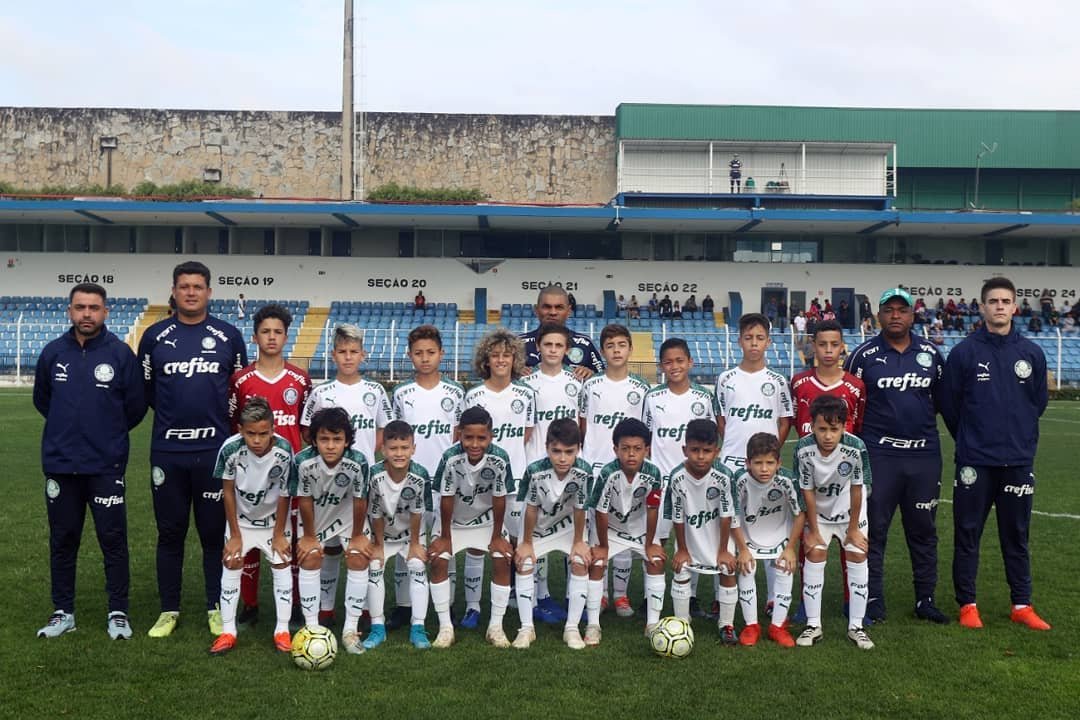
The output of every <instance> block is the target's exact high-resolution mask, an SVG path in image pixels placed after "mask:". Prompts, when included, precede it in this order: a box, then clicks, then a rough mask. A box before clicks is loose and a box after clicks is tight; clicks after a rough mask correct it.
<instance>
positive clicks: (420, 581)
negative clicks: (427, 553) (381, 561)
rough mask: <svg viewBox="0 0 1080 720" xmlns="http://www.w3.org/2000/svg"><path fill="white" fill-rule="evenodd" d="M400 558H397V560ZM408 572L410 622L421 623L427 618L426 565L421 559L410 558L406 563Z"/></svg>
mask: <svg viewBox="0 0 1080 720" xmlns="http://www.w3.org/2000/svg"><path fill="white" fill-rule="evenodd" d="M400 561H401V558H400V557H399V558H398V562H400ZM405 567H406V569H407V570H408V573H409V600H410V601H411V603H410V604H411V606H412V624H413V625H423V624H424V620H426V619H427V608H428V579H427V566H425V565H424V561H423V560H418V559H417V558H412V559H411V560H409V562H408V563H407V564H406V566H405Z"/></svg>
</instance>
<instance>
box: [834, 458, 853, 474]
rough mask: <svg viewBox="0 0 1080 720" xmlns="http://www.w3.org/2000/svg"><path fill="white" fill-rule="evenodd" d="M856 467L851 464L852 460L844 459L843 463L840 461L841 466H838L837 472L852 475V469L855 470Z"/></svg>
mask: <svg viewBox="0 0 1080 720" xmlns="http://www.w3.org/2000/svg"><path fill="white" fill-rule="evenodd" d="M854 469H855V466H854V465H852V464H851V463H850V462H848V461H847V460H844V461H843V462H842V463H840V465H839V466H838V467H837V468H836V472H837V474H838V475H840V477H847V476H848V475H850V474H851V471H852V470H854Z"/></svg>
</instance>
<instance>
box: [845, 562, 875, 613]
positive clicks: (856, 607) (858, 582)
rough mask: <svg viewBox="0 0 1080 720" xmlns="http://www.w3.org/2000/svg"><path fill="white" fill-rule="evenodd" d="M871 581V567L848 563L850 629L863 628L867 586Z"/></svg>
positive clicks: (863, 563)
mask: <svg viewBox="0 0 1080 720" xmlns="http://www.w3.org/2000/svg"><path fill="white" fill-rule="evenodd" d="M869 579H870V566H869V565H868V564H867V562H866V561H865V560H863V561H862V562H852V561H851V560H848V561H847V582H848V629H849V630H850V629H851V628H857V627H862V624H863V616H864V615H866V584H867V582H868V581H869Z"/></svg>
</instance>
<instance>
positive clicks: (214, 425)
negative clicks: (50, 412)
mask: <svg viewBox="0 0 1080 720" xmlns="http://www.w3.org/2000/svg"><path fill="white" fill-rule="evenodd" d="M210 294H211V289H210V270H209V268H207V267H206V266H205V265H203V264H202V263H200V262H185V263H181V264H180V265H177V266H176V268H174V269H173V287H172V296H173V298H174V299H175V300H176V315H174V316H173V317H170V318H166V319H165V320H162V321H160V322H157V323H155V324H153V325H151V326H150V327H148V328H147V329H146V332H144V333H143V336H142V340H141V341H140V342H139V358H140V360H141V362H142V366H143V376H144V380H145V387H146V399H147V402H149V403H150V406H151V407H152V408H154V431H153V435H152V436H151V440H150V464H151V466H152V467H151V470H150V480H151V486H152V489H153V499H154V518H155V519H156V520H157V528H158V543H157V579H158V593H159V594H160V596H161V615H160V616H159V617H158V620H157V622H156V623H155V624H154V626H153V627H152V628H150V632H149V634H150V636H151V637H167V636H168V635H170V634H172V631H173V629H174V628H175V627H176V623H177V620H178V618H179V614H180V588H181V579H182V577H183V569H184V541H185V539H186V537H187V531H188V523H189V520H188V517H189V514H192V513H193V514H194V516H195V529H196V530H197V531H198V533H199V541H200V542H201V544H202V564H203V575H204V579H205V582H206V607H207V610H208V613H207V614H208V620H209V625H210V631H211V633H214V634H221V627H220V626H221V615H220V613H219V612H218V610H217V609H216V607H215V606H216V604H217V602H218V598H219V596H220V594H221V552H222V548H223V546H224V544H225V510H224V508H223V506H222V503H221V480H215V479H214V472H213V471H214V462H215V460H216V459H217V451H218V449H219V448H220V447H221V444H222V443H223V442H224V441H225V440H226V438H228V437H229V435H230V429H229V408H228V394H229V391H228V387H229V377H230V376H231V375H232V373H233V372H234V371H236V370H239V369H240V368H242V367H244V366H245V365H247V350H246V346H245V345H244V340H243V338H242V337H241V336H240V331H239V330H237V329H236V328H235V327H233V326H232V325H230V324H229V323H227V322H225V321H224V320H219V319H218V318H215V317H212V316H210V314H209V313H208V311H207V308H208V307H209V304H210Z"/></svg>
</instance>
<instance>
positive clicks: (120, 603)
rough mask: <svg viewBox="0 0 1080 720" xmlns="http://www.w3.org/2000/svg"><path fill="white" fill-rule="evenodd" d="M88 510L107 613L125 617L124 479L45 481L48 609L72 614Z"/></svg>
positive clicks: (78, 477) (127, 575)
mask: <svg viewBox="0 0 1080 720" xmlns="http://www.w3.org/2000/svg"><path fill="white" fill-rule="evenodd" d="M87 505H89V506H90V513H91V514H92V515H93V516H94V529H95V530H96V531H97V539H98V545H99V546H100V547H101V554H102V556H103V558H104V561H105V591H106V592H107V593H108V594H109V612H117V611H119V612H127V610H128V587H129V585H130V580H131V575H130V569H129V566H128V543H127V505H126V504H125V498H124V476H123V475H58V474H49V475H46V476H45V508H46V511H47V513H48V516H49V565H50V570H51V574H52V601H53V607H54V608H55V609H57V610H64V611H66V612H69V613H74V612H75V565H76V561H77V560H78V558H79V544H80V542H81V541H82V533H83V523H84V521H85V520H86V506H87Z"/></svg>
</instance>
